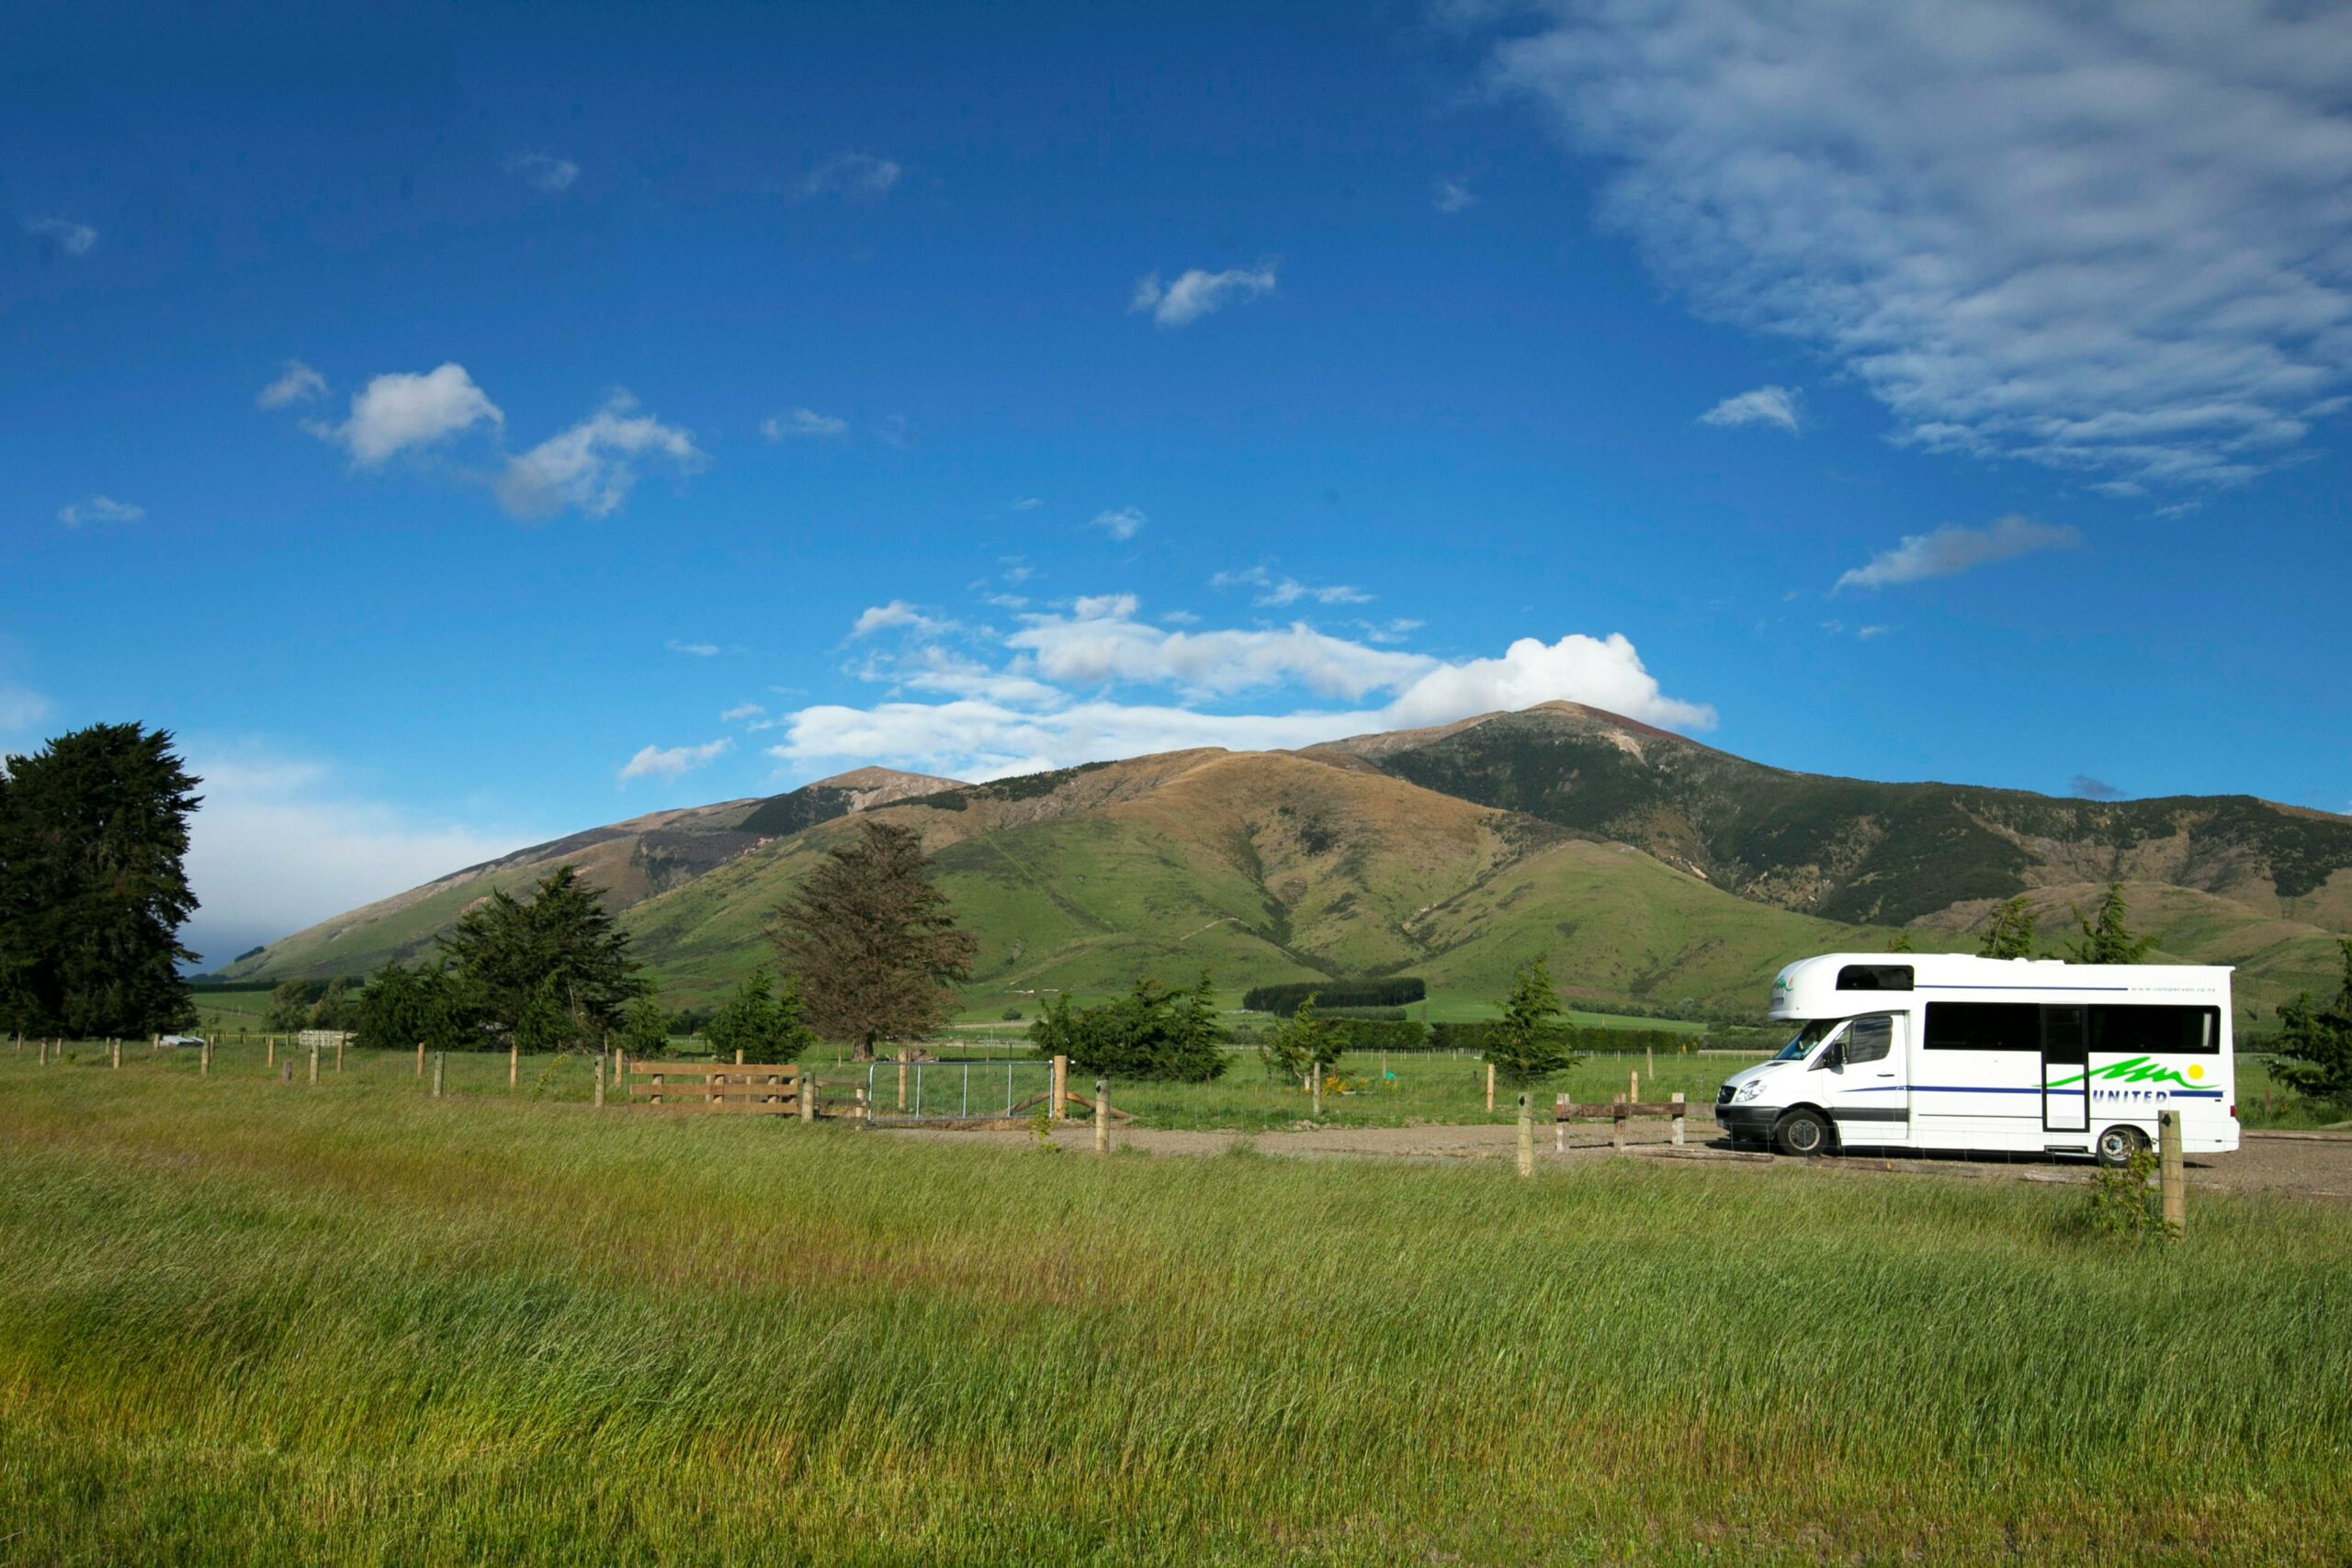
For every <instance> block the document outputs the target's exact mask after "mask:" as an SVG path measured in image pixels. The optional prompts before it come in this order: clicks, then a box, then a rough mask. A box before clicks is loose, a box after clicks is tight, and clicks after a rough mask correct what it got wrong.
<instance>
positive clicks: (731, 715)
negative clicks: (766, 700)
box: [718, 703, 768, 724]
mask: <svg viewBox="0 0 2352 1568" xmlns="http://www.w3.org/2000/svg"><path fill="white" fill-rule="evenodd" d="M767 715H768V710H767V709H766V708H764V707H762V706H761V705H759V704H757V703H738V704H736V705H734V706H733V707H731V708H729V709H728V710H727V711H726V712H725V713H722V714H720V715H719V716H718V722H719V723H721V724H741V723H742V722H743V721H744V720H746V719H752V718H765V717H766V716H767Z"/></svg>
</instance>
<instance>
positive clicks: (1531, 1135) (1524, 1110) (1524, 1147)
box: [1519, 1089, 1535, 1176]
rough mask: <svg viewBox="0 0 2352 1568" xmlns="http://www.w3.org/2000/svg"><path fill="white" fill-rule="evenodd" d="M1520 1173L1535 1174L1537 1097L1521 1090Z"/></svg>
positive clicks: (1525, 1174) (1522, 1174)
mask: <svg viewBox="0 0 2352 1568" xmlns="http://www.w3.org/2000/svg"><path fill="white" fill-rule="evenodd" d="M1519 1174H1520V1175H1521V1176H1532V1175H1534V1174H1535V1097H1534V1096H1533V1095H1532V1094H1530V1093H1528V1092H1527V1090H1525V1089H1521V1090H1520V1091H1519Z"/></svg>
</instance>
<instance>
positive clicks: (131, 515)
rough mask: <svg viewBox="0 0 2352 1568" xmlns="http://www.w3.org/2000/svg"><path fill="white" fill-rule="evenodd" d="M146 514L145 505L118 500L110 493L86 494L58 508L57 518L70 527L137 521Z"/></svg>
mask: <svg viewBox="0 0 2352 1568" xmlns="http://www.w3.org/2000/svg"><path fill="white" fill-rule="evenodd" d="M146 515H147V509H146V508H145V507H143V506H134V505H133V504H131V503H130V502H127V501H117V500H116V499H115V498H114V497H112V496H110V495H85V496H84V497H83V498H82V499H81V500H79V501H74V502H67V503H66V504H64V505H63V506H61V507H59V508H58V509H57V520H58V521H59V522H60V523H62V524H64V525H66V526H67V527H68V528H79V527H82V526H84V525H85V524H90V523H136V522H138V521H139V520H140V519H141V518H142V517H144V516H146Z"/></svg>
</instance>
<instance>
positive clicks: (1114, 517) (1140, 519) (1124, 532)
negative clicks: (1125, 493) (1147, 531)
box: [1088, 506, 1151, 541]
mask: <svg viewBox="0 0 2352 1568" xmlns="http://www.w3.org/2000/svg"><path fill="white" fill-rule="evenodd" d="M1149 521H1151V520H1150V519H1149V518H1148V517H1146V516H1145V515H1144V514H1143V513H1141V512H1140V511H1138V510H1136V508H1135V507H1132V506H1122V507H1120V508H1118V509H1117V510H1116V511H1114V512H1098V513H1095V514H1094V517H1093V520H1092V521H1091V523H1090V524H1089V525H1088V526H1089V527H1093V528H1100V529H1102V530H1103V532H1104V533H1105V534H1108V535H1110V536H1111V537H1113V538H1114V539H1118V540H1122V541H1124V540H1127V539H1132V538H1134V537H1135V536H1136V535H1137V534H1140V533H1142V532H1143V525H1145V524H1146V523H1148V522H1149Z"/></svg>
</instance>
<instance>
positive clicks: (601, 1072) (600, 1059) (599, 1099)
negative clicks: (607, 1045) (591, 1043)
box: [596, 1052, 605, 1111]
mask: <svg viewBox="0 0 2352 1568" xmlns="http://www.w3.org/2000/svg"><path fill="white" fill-rule="evenodd" d="M604 1108H605V1057H604V1054H603V1053H602V1052H599V1053H597V1055H596V1109H597V1110H599V1111H602V1110H603V1109H604Z"/></svg>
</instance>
